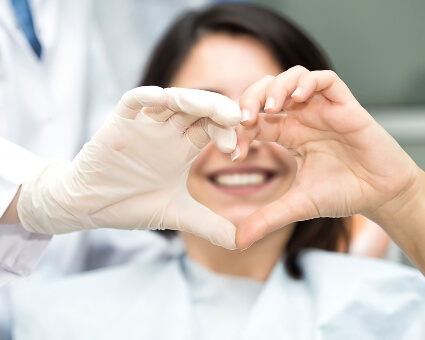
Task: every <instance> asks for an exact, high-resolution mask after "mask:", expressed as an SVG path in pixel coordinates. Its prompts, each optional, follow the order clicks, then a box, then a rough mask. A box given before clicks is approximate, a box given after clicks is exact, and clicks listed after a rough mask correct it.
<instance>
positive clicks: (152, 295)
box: [12, 251, 425, 340]
mask: <svg viewBox="0 0 425 340" xmlns="http://www.w3.org/2000/svg"><path fill="white" fill-rule="evenodd" d="M182 258H183V259H184V254H183V252H182V253H181V254H180V255H179V254H175V255H174V256H168V257H163V258H161V259H159V260H157V261H153V262H152V263H150V264H143V265H141V264H137V265H130V266H126V267H120V268H116V269H112V270H106V271H105V270H101V271H95V272H91V273H88V274H85V275H78V276H76V277H71V278H68V279H66V280H59V281H56V282H51V283H49V284H45V285H41V286H39V287H35V288H34V289H31V290H28V289H27V290H25V291H23V292H19V291H16V292H15V293H14V297H13V299H12V304H13V310H14V313H13V319H14V324H13V328H14V332H13V334H14V339H16V340H19V339H25V340H36V339H43V340H48V339H80V340H84V339H90V340H95V339H102V340H106V339H126V340H131V339H155V340H158V339H185V340H190V339H205V338H208V339H214V338H216V339H218V338H220V339H227V337H223V335H221V337H217V336H215V335H216V334H215V333H214V332H215V326H214V325H215V324H217V323H220V322H223V320H220V317H217V319H215V320H209V325H208V324H207V328H206V329H205V327H204V329H202V330H200V328H199V325H198V324H197V322H196V320H197V318H198V319H199V316H198V315H197V316H195V315H194V304H195V303H200V302H202V301H199V296H198V297H196V299H195V300H194V299H193V296H191V291H190V284H191V282H190V278H188V275H187V274H186V272H185V269H184V268H185V267H184V265H182ZM299 260H300V266H301V268H302V270H303V272H304V275H305V278H304V279H303V280H294V279H292V278H290V277H289V276H288V275H287V274H286V273H285V271H284V270H283V266H282V263H281V262H279V263H278V264H277V265H276V266H275V268H274V270H273V272H272V274H271V275H270V277H269V279H268V280H267V282H266V283H265V284H264V286H263V288H262V290H261V291H260V294H259V295H258V296H257V298H256V300H255V302H254V304H253V306H252V308H251V310H250V311H249V313H248V314H247V318H246V320H245V324H244V327H242V331H241V332H240V334H239V336H237V337H236V338H232V339H246V340H248V339H302V340H306V339H318V340H322V339H324V340H333V339H335V340H337V339H338V340H340V339H344V340H350V339H353V340H354V339H356V340H357V339H386V340H391V339H394V340H400V339H407V340H409V339H412V340H413V339H414V340H417V339H424V338H425V280H424V278H423V277H422V275H421V274H420V273H419V272H418V271H416V270H414V269H411V268H407V267H403V266H400V265H396V264H393V263H389V262H386V261H383V260H372V259H367V258H355V257H352V256H348V255H344V254H338V253H328V252H323V251H307V252H305V253H303V254H302V256H301V257H300V259H299ZM209 281H210V280H206V281H205V283H206V285H205V290H210V289H214V288H215V287H208V282H209ZM231 284H232V281H231V280H229V285H231ZM201 289H202V287H201ZM224 290H225V287H224V288H223V291H224ZM203 295H208V293H207V292H205V294H203ZM223 296H224V297H225V296H226V295H225V294H223ZM220 299H221V297H220V296H216V297H215V299H214V300H212V301H211V300H210V301H209V303H213V304H214V303H215V302H216V301H217V304H219V302H220V301H218V300H220ZM218 315H220V314H218ZM227 317H229V316H227ZM205 334H208V337H206V335H205Z"/></svg>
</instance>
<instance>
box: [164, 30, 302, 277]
mask: <svg viewBox="0 0 425 340" xmlns="http://www.w3.org/2000/svg"><path fill="white" fill-rule="evenodd" d="M280 72H282V69H281V68H280V66H279V64H278V63H277V61H276V60H275V59H274V57H273V55H272V54H271V53H270V52H269V51H268V49H267V48H266V47H265V46H264V45H263V44H262V43H260V42H259V41H257V40H255V39H253V38H251V37H248V36H229V35H227V34H212V35H209V36H206V37H204V38H202V39H201V40H200V41H199V42H198V43H197V44H196V45H195V46H194V47H193V48H192V50H191V51H190V52H189V54H188V56H187V58H186V60H185V61H184V63H183V65H182V66H181V67H180V69H179V70H178V72H177V73H176V75H175V77H174V78H173V80H172V83H171V84H170V85H171V86H175V87H186V88H199V89H203V90H210V91H215V92H219V93H221V94H223V95H225V96H228V97H230V98H231V99H233V100H235V101H238V100H239V97H240V96H241V95H242V93H243V92H244V91H245V90H246V88H247V87H248V86H249V85H250V84H252V83H253V82H255V81H256V80H258V79H259V78H261V77H263V76H264V75H266V74H274V75H277V74H279V73H280ZM258 170H261V171H263V170H267V171H270V172H272V173H273V174H274V177H273V179H272V180H270V181H269V182H267V183H266V184H263V185H261V186H247V187H244V188H243V189H236V190H233V189H232V190H227V189H223V188H222V187H219V186H218V185H216V184H214V183H213V182H212V181H211V180H210V176H211V175H214V174H217V173H222V172H226V173H235V172H237V173H245V172H252V171H258ZM295 172H296V163H295V159H294V157H293V156H292V155H291V154H290V153H289V152H288V151H287V150H285V149H284V148H282V147H280V146H279V145H277V144H275V143H263V142H254V143H252V144H251V146H250V147H249V151H248V155H247V157H246V159H245V161H244V162H243V163H237V164H236V163H234V162H232V161H231V159H230V157H229V155H228V154H227V155H226V154H223V153H221V152H220V151H219V150H217V149H216V148H215V147H214V146H213V145H212V144H211V143H210V144H209V145H208V146H207V147H206V148H205V149H204V150H203V151H202V152H201V154H200V155H199V157H198V158H197V159H196V160H195V162H194V163H193V165H192V167H191V170H190V173H189V177H188V181H187V185H188V190H189V192H190V194H191V195H192V197H194V198H195V199H196V200H197V201H198V202H200V203H202V204H203V205H205V206H207V207H208V208H210V209H211V210H213V211H214V212H216V213H218V214H220V215H222V216H223V217H225V218H227V219H228V220H230V221H231V222H232V223H233V224H234V225H236V226H238V225H239V223H241V222H242V221H243V220H244V219H245V218H246V217H248V216H249V215H250V214H252V213H254V212H255V211H257V210H258V209H260V208H261V207H263V206H264V205H265V204H267V203H270V202H272V201H274V200H276V199H277V198H278V197H280V196H281V195H282V194H283V193H284V192H286V191H287V190H288V189H289V187H290V186H291V183H292V181H293V179H294V175H295ZM292 230H293V225H290V226H288V227H286V228H283V229H281V230H279V231H278V232H276V233H273V234H270V235H268V236H267V237H265V238H264V239H262V240H261V241H260V242H257V243H255V244H254V245H253V246H252V247H251V248H249V249H247V250H245V251H243V252H239V251H228V250H226V249H223V248H221V247H215V246H213V245H212V244H210V243H209V242H207V241H205V240H203V239H200V238H198V237H196V236H194V235H191V234H188V233H180V236H181V237H182V238H183V240H184V242H185V243H186V247H187V252H188V255H189V256H190V257H191V258H192V259H193V260H195V261H197V262H199V263H201V264H203V265H204V266H206V267H208V268H210V269H212V270H214V271H216V272H220V273H225V274H231V275H239V276H246V277H250V278H253V279H256V280H261V281H263V280H265V279H266V278H267V277H268V275H269V274H270V272H271V270H272V268H273V266H274V265H275V263H276V262H277V261H278V259H279V257H280V255H281V252H282V248H283V247H284V246H285V244H286V242H287V240H288V238H289V236H290V235H291V233H292Z"/></svg>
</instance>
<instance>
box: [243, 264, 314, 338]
mask: <svg viewBox="0 0 425 340" xmlns="http://www.w3.org/2000/svg"><path fill="white" fill-rule="evenodd" d="M313 323H314V315H313V306H312V300H311V298H310V295H309V291H308V287H307V285H306V284H305V282H304V281H303V280H294V279H292V278H290V277H289V276H288V274H287V273H286V272H285V270H284V268H283V264H282V262H278V264H277V265H276V267H275V268H274V270H273V272H272V274H271V276H270V278H269V279H268V281H267V282H266V284H265V286H264V288H263V290H262V292H261V293H260V296H259V297H258V300H257V302H256V303H255V304H254V306H253V309H252V312H251V314H250V317H249V318H248V320H247V323H246V326H245V328H244V330H243V332H242V336H241V339H243V340H250V339H253V340H254V339H312V334H313V329H314V326H313Z"/></svg>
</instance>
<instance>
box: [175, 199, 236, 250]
mask: <svg viewBox="0 0 425 340" xmlns="http://www.w3.org/2000/svg"><path fill="white" fill-rule="evenodd" d="M180 202H181V204H180V205H179V206H178V209H176V214H177V216H176V218H175V221H176V223H177V225H176V226H175V228H176V229H178V230H183V231H186V232H189V233H192V234H195V235H197V236H199V237H202V238H203V239H205V240H208V241H210V242H211V243H213V244H215V245H218V246H221V247H224V248H226V249H236V244H235V233H236V228H235V226H234V225H233V224H232V223H231V222H229V221H228V220H226V219H225V218H224V217H221V216H220V215H218V214H216V213H214V212H213V211H211V210H210V209H208V208H207V207H205V206H203V205H202V204H200V203H198V202H197V201H195V200H194V199H193V198H192V197H191V196H190V195H189V194H188V193H187V196H185V197H184V198H183V199H181V200H180Z"/></svg>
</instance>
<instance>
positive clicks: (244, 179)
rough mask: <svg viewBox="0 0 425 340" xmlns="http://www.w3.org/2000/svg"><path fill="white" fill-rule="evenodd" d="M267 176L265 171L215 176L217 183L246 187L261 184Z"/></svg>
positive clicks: (226, 185)
mask: <svg viewBox="0 0 425 340" xmlns="http://www.w3.org/2000/svg"><path fill="white" fill-rule="evenodd" d="M266 179H267V177H266V175H265V174H263V173H251V174H231V175H219V176H217V177H216V178H215V181H216V183H218V184H219V185H221V186H224V187H245V186H253V185H261V184H263V183H264V182H265V181H266Z"/></svg>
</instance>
